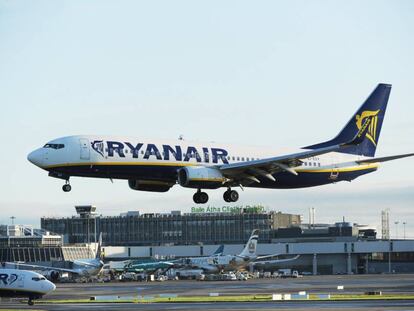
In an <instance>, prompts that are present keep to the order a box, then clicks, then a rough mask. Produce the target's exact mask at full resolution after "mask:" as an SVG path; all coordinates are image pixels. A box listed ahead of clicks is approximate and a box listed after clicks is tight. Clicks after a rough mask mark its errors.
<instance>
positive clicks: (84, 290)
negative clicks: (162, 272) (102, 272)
mask: <svg viewBox="0 0 414 311" xmlns="http://www.w3.org/2000/svg"><path fill="white" fill-rule="evenodd" d="M338 285H343V286H344V290H343V291H339V292H338V290H337V286H338ZM298 291H307V292H311V293H331V294H335V293H363V292H367V291H383V292H387V293H414V275H412V274H405V275H339V276H331V275H328V276H305V277H303V278H298V279H255V280H248V281H232V282H231V281H227V282H225V281H221V282H208V281H204V282H201V281H166V282H149V283H145V282H133V283H105V284H57V289H56V291H55V292H54V293H52V294H50V295H49V296H47V299H79V298H89V297H90V296H99V295H120V296H131V295H143V296H144V295H157V294H177V295H179V296H206V295H209V293H212V292H213V293H219V294H220V295H242V294H273V293H295V292H298Z"/></svg>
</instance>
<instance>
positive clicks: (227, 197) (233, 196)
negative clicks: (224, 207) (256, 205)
mask: <svg viewBox="0 0 414 311" xmlns="http://www.w3.org/2000/svg"><path fill="white" fill-rule="evenodd" d="M223 199H224V201H226V202H228V203H230V202H237V200H238V199H239V193H238V192H237V191H236V190H231V189H230V188H229V189H228V190H227V191H226V192H224V194H223Z"/></svg>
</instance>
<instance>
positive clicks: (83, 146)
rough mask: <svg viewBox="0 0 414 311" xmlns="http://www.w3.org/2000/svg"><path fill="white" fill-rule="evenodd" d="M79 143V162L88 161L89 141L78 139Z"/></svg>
mask: <svg viewBox="0 0 414 311" xmlns="http://www.w3.org/2000/svg"><path fill="white" fill-rule="evenodd" d="M79 143H80V158H81V160H89V158H90V150H89V139H87V138H80V139H79Z"/></svg>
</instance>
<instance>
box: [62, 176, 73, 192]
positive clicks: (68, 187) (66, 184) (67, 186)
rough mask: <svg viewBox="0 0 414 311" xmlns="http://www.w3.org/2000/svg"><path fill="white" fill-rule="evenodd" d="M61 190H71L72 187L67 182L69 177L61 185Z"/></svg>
mask: <svg viewBox="0 0 414 311" xmlns="http://www.w3.org/2000/svg"><path fill="white" fill-rule="evenodd" d="M62 190H63V191H64V192H69V191H71V190H72V187H71V185H70V184H69V179H68V180H66V183H65V184H64V185H63V186H62Z"/></svg>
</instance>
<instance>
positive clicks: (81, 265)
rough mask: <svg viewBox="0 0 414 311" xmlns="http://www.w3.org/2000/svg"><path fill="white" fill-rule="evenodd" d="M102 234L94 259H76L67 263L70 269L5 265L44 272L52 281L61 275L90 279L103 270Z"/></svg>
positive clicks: (24, 264) (15, 264)
mask: <svg viewBox="0 0 414 311" xmlns="http://www.w3.org/2000/svg"><path fill="white" fill-rule="evenodd" d="M101 245H102V234H100V236H99V242H98V247H97V250H96V255H95V258H85V259H77V260H73V261H70V262H69V266H70V267H71V268H59V267H50V266H41V265H32V264H26V263H7V265H8V266H17V267H21V268H23V269H33V270H37V271H44V275H45V276H46V277H47V278H49V279H50V280H52V281H56V280H58V279H59V277H60V275H61V274H62V273H69V274H71V275H73V276H75V277H91V276H96V275H98V274H99V273H100V272H101V271H102V268H103V265H104V263H103V261H102V259H101V257H102V252H101Z"/></svg>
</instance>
